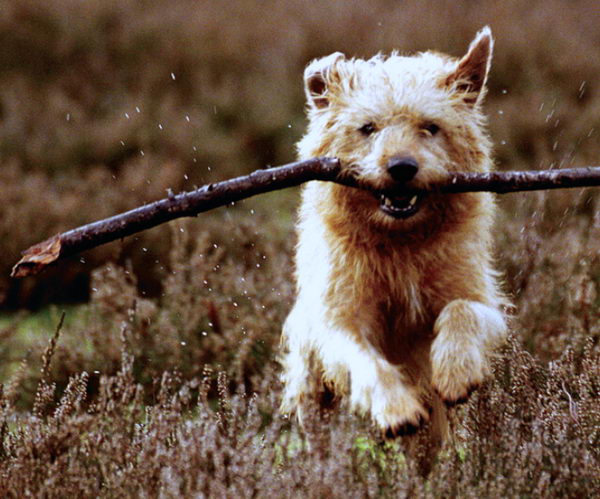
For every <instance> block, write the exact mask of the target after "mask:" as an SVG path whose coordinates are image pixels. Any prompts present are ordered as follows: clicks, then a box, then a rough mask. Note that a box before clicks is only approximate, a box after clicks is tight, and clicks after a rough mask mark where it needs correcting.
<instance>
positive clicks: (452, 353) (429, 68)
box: [282, 27, 507, 441]
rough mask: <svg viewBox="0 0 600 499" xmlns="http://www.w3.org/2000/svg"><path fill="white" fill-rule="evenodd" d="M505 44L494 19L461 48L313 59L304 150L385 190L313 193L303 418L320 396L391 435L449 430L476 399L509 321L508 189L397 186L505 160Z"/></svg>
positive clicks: (305, 280)
mask: <svg viewBox="0 0 600 499" xmlns="http://www.w3.org/2000/svg"><path fill="white" fill-rule="evenodd" d="M492 45H493V39H492V36H491V32H490V30H489V28H487V27H486V28H484V29H483V30H482V31H481V32H480V33H478V35H477V36H476V38H475V39H474V40H473V42H472V43H471V46H470V48H469V50H468V52H467V54H466V55H465V56H464V57H462V58H461V59H455V58H452V57H449V56H446V55H442V54H439V53H434V52H425V53H420V54H417V55H414V56H410V57H405V56H400V55H398V54H397V53H392V54H391V55H390V56H389V57H384V56H382V55H377V56H375V57H373V58H372V59H369V60H361V59H347V58H345V56H344V55H343V54H341V53H339V52H338V53H334V54H332V55H330V56H328V57H324V58H322V59H318V60H315V61H313V62H311V63H310V64H309V65H308V67H307V68H306V71H305V74H304V82H305V90H306V96H307V100H308V111H307V112H308V119H309V125H308V131H307V133H306V135H305V136H304V137H303V138H302V139H301V140H300V142H299V144H298V150H299V157H300V159H308V158H312V157H315V156H332V157H337V158H339V159H340V160H341V163H342V165H344V166H343V168H344V169H345V172H346V173H347V174H350V175H354V176H355V177H357V178H358V179H359V180H360V181H361V182H362V183H363V184H365V185H368V186H369V188H370V189H371V191H369V190H361V189H355V188H351V187H346V186H342V185H338V184H334V183H330V182H317V181H315V182H310V183H308V184H307V185H306V186H305V188H304V190H303V196H302V205H301V208H300V214H299V221H298V226H297V230H298V246H297V252H296V260H295V262H296V279H297V300H296V303H295V305H294V307H293V309H292V311H291V312H290V314H289V316H288V318H287V320H286V322H285V325H284V328H283V345H284V347H285V352H286V353H285V354H284V357H283V359H282V363H283V366H284V373H283V380H284V382H285V391H284V398H283V405H282V409H283V410H284V411H297V412H298V413H299V415H300V416H301V415H302V407H303V405H304V402H305V401H306V399H307V397H310V396H315V395H317V396H318V395H319V394H320V395H321V400H322V401H323V402H324V403H325V402H327V401H329V402H331V401H332V400H338V399H339V398H341V397H348V400H349V402H350V405H351V407H353V408H354V409H355V410H357V411H359V412H360V413H363V414H367V415H370V417H371V418H372V420H373V421H374V423H375V424H376V425H377V426H378V427H379V428H381V430H382V432H383V434H384V435H386V436H387V437H390V438H391V437H395V436H397V435H401V434H410V433H414V432H415V431H416V430H417V429H418V428H419V427H420V426H422V425H424V423H426V422H428V421H429V422H430V423H428V424H426V425H425V426H426V427H427V428H428V429H429V430H428V432H429V434H430V436H431V437H432V438H433V439H434V440H437V441H441V440H442V438H443V436H444V434H445V432H446V407H445V405H444V403H445V404H446V405H452V404H455V403H457V402H462V401H464V400H466V398H467V397H468V395H469V393H470V392H471V390H473V389H474V388H475V387H477V385H479V384H480V383H481V382H482V381H483V380H484V378H485V376H486V374H488V373H489V357H490V354H491V353H492V351H493V349H494V347H495V346H497V345H498V343H499V342H500V341H501V340H502V339H503V337H504V336H505V335H506V331H507V327H506V323H505V318H504V315H503V312H502V309H503V306H504V304H505V303H506V299H505V297H504V296H503V295H502V293H501V292H500V290H499V286H498V278H497V275H496V272H495V271H494V270H493V267H492V255H491V249H492V234H491V228H492V219H493V215H494V210H495V207H494V200H493V198H492V196H491V195H490V194H488V193H465V194H452V195H438V194H433V193H432V194H427V195H419V196H401V195H395V194H394V188H397V187H398V186H409V187H415V188H422V189H427V187H428V185H429V184H430V183H431V182H433V181H435V180H436V179H438V178H440V177H443V176H444V175H445V174H446V173H447V172H451V171H468V172H486V171H488V170H489V169H490V168H491V167H492V160H491V157H490V148H491V147H490V141H489V139H488V137H487V135H486V131H485V126H484V125H485V119H484V116H483V114H482V111H481V103H482V100H483V96H484V94H485V82H486V79H487V75H488V71H489V68H490V61H491V52H492ZM374 193H375V194H374ZM311 379H312V380H314V379H316V380H317V383H314V382H313V381H311ZM315 386H316V387H317V388H316V389H315ZM315 392H316V393H315Z"/></svg>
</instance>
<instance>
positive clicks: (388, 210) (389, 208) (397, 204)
mask: <svg viewBox="0 0 600 499" xmlns="http://www.w3.org/2000/svg"><path fill="white" fill-rule="evenodd" d="M377 199H378V200H379V209H380V210H381V211H382V212H383V213H385V214H386V215H388V216H390V217H393V218H400V219H403V218H409V217H412V216H413V215H415V214H416V213H417V212H418V211H419V205H420V203H421V199H422V196H421V195H419V194H409V195H407V196H392V195H386V194H383V193H380V194H378V195H377Z"/></svg>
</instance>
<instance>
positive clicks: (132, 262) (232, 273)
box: [0, 0, 600, 369]
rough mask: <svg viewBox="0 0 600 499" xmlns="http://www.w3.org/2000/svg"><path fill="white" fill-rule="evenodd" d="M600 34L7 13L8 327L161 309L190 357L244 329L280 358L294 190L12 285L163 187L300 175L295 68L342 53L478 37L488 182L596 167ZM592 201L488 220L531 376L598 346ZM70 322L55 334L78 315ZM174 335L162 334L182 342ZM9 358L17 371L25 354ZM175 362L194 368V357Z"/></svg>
mask: <svg viewBox="0 0 600 499" xmlns="http://www.w3.org/2000/svg"><path fill="white" fill-rule="evenodd" d="M599 21H600V17H599V12H598V7H597V4H596V2H594V1H592V0H580V1H566V0H565V1H563V0H543V1H538V0H530V1H527V2H524V1H516V0H506V1H503V2H497V1H492V0H483V1H478V2H471V1H461V2H457V1H453V0H452V1H451V0H448V1H444V0H440V1H436V2H430V1H392V0H376V1H372V2H368V5H366V4H365V2H362V1H361V2H359V1H354V0H349V1H348V0H345V1H330V2H319V3H316V2H309V1H305V0H288V1H285V2H284V1H275V0H265V1H261V2H260V3H257V2H250V1H243V0H236V1H228V2H223V1H210V2H209V1H203V2H193V1H188V0H153V1H141V0H118V1H117V0H88V1H81V0H54V1H52V2H39V1H37V0H19V1H9V2H5V3H4V4H3V7H2V8H1V9H0V197H1V198H2V207H1V209H0V250H1V252H2V254H3V256H4V257H3V259H2V263H0V309H1V311H2V316H1V317H2V322H1V324H8V325H10V324H13V323H14V321H15V320H18V321H20V322H19V323H20V324H21V323H22V321H23V320H25V322H27V320H30V321H31V320H33V319H32V318H37V319H39V320H42V319H43V318H45V317H50V316H52V313H53V312H51V311H52V310H53V308H52V306H51V305H53V304H54V305H58V306H60V307H63V308H64V307H65V306H67V305H68V304H78V303H79V304H80V303H86V302H88V301H90V300H91V302H92V304H98V303H100V304H101V305H102V307H104V309H103V310H105V312H106V315H107V316H108V317H111V318H114V314H115V313H116V312H115V310H120V311H121V312H122V313H126V311H127V310H130V311H131V310H132V308H131V307H132V304H135V307H137V309H136V310H137V312H136V313H137V314H138V315H140V317H142V318H145V319H144V320H146V322H147V324H151V325H153V326H148V327H156V324H158V323H160V321H158V320H157V319H156V317H157V316H158V315H160V313H162V312H163V311H164V310H166V309H168V314H170V315H169V317H171V318H172V317H175V316H176V317H178V318H177V319H173V320H174V321H175V323H176V324H183V325H184V326H182V327H185V328H187V329H189V331H191V332H190V334H196V335H197V336H199V338H198V342H201V341H208V340H205V339H204V338H203V336H202V333H204V334H205V335H208V332H210V331H212V330H214V329H215V328H217V329H219V328H220V329H222V330H225V329H228V328H229V329H233V330H235V331H236V333H235V334H236V335H241V334H242V333H243V334H246V332H247V331H248V329H249V328H250V329H251V326H252V327H253V328H254V329H255V335H256V337H255V338H254V340H253V341H252V342H251V345H252V348H253V349H258V350H260V349H261V348H267V347H264V345H265V344H266V345H267V346H269V345H270V346H273V345H275V344H276V341H277V334H278V330H279V327H280V324H281V322H282V320H283V318H284V317H285V313H286V311H287V310H288V309H289V307H290V304H291V301H292V299H293V285H292V283H291V250H292V247H293V244H294V235H293V221H294V210H295V206H296V203H297V199H298V189H292V190H287V191H280V192H276V193H273V194H269V195H264V196H262V197H260V198H256V199H252V200H248V201H245V202H243V203H239V204H238V205H237V206H235V207H229V208H222V209H219V210H215V211H212V212H210V213H206V214H203V215H201V216H199V217H198V218H197V219H194V220H188V221H178V222H173V223H171V224H169V225H165V226H162V227H158V228H155V229H153V230H150V231H147V232H145V233H142V234H139V235H138V236H135V237H130V238H127V239H126V240H124V241H120V242H116V243H112V244H110V245H106V246H104V247H101V248H98V249H96V250H94V251H91V252H87V253H85V254H83V255H80V256H78V257H76V258H73V259H71V260H69V261H65V262H62V263H60V264H59V265H56V266H54V267H52V268H50V269H49V270H47V271H46V272H44V273H42V274H41V275H39V276H36V277H30V278H27V279H24V280H11V279H10V278H9V277H8V274H9V272H10V268H11V266H12V265H13V264H14V263H15V262H16V261H17V260H18V258H19V252H20V251H21V250H23V249H25V248H27V247H29V246H30V245H32V244H34V243H36V242H39V241H41V240H43V239H45V238H47V237H49V236H51V235H53V234H55V233H58V232H60V231H64V230H67V229H69V228H73V227H76V226H78V225H81V224H84V223H87V222H91V221H94V220H97V219H100V218H104V217H106V216H109V215H112V214H115V213H118V212H121V211H124V210H126V209H130V208H133V207H136V206H138V205H141V204H142V203H145V202H149V201H153V200H156V199H158V198H161V197H164V196H165V195H166V192H167V189H169V188H170V189H172V190H173V191H175V192H177V191H179V190H183V189H187V190H189V189H192V188H193V187H194V186H196V185H201V184H203V183H206V182H209V181H214V180H221V179H226V178H228V177H231V176H235V175H240V174H244V173H247V172H250V171H252V170H254V169H257V168H262V167H266V166H269V165H278V164H283V163H286V162H289V161H291V160H293V159H294V154H295V153H294V143H295V142H296V141H297V140H298V138H299V137H300V136H301V134H302V132H303V129H304V126H305V119H304V116H303V106H304V98H303V89H302V71H303V68H304V66H305V65H306V64H307V62H308V61H310V60H311V59H312V58H315V57H318V56H322V55H325V54H329V53H331V52H333V51H337V50H340V51H343V52H344V53H346V54H347V55H349V56H360V57H368V56H371V55H373V54H374V53H376V52H378V51H383V52H387V51H390V50H392V49H398V50H399V51H401V52H412V51H419V50H426V49H435V50H439V51H443V52H447V53H450V54H453V55H455V56H460V55H462V54H463V53H464V52H465V51H466V48H467V46H468V44H469V42H470V40H471V39H472V38H473V36H474V35H475V33H476V32H477V31H478V30H479V29H480V28H481V27H482V26H484V25H486V24H489V25H490V26H491V28H492V31H493V34H494V36H495V40H496V45H495V54H494V61H493V68H492V73H491V77H490V80H489V85H490V90H489V94H488V98H487V102H486V110H487V113H488V115H489V127H490V131H491V135H492V137H493V140H494V143H495V144H496V159H497V167H498V168H499V169H546V168H562V167H571V166H583V165H594V164H600V143H599V139H600V79H599V77H600V30H598V26H599V25H600V24H599ZM599 199H600V198H599V196H598V191H594V190H592V189H587V190H586V189H579V190H573V191H562V192H553V193H544V192H542V193H528V194H512V195H508V196H506V197H505V198H503V199H501V201H500V203H501V207H502V211H501V215H500V217H499V220H498V224H497V229H496V237H497V243H498V249H497V256H498V267H499V270H500V271H501V272H503V274H504V275H505V277H506V279H505V283H506V289H507V291H508V292H509V293H510V294H511V296H512V297H513V299H514V301H515V304H516V305H517V308H516V319H515V320H516V322H515V324H516V329H517V330H518V331H519V334H520V337H521V338H522V339H523V343H524V344H525V345H526V346H527V348H529V349H530V350H532V351H535V352H536V353H537V354H538V355H540V356H542V357H543V358H552V357H553V356H554V355H556V353H557V352H560V351H562V349H563V348H564V338H565V337H569V335H571V332H570V331H571V330H572V328H573V327H579V324H580V322H581V321H582V320H584V318H585V317H587V319H585V320H588V322H589V324H588V326H587V330H586V333H585V335H586V336H589V335H590V334H591V335H596V336H595V337H596V338H597V335H598V331H597V326H596V323H597V321H595V320H593V319H594V318H597V314H598V310H599V300H600V298H599V286H600V264H599V257H598V248H599V247H600V235H599V234H600V232H599V231H600V228H599V223H600V222H599V215H598V208H599V207H598V203H599ZM209 261H210V263H207V262H209ZM107 262H109V263H110V264H109V265H108V266H107ZM224 262H225V263H224ZM194 266H195V267H194ZM225 268H226V269H228V270H224V269H225ZM178 269H179V270H178ZM111 279H112V280H111ZM177 279H179V280H180V281H178V283H177V284H174V281H176V280H177ZM169 286H170V287H169ZM178 293H183V294H185V297H184V298H182V296H180V295H179V294H178ZM126 295H127V296H128V297H127V298H126ZM236 296H237V297H241V298H243V299H245V302H244V303H245V305H244V306H245V307H246V308H245V309H244V310H243V311H242V308H243V307H242V305H241V303H242V301H243V300H242V301H240V300H238V301H236ZM249 297H250V298H249ZM111 300H112V301H111ZM169 300H171V301H169ZM178 300H179V301H178ZM177 301H178V303H179V305H177V307H179V308H177V307H176V306H175V305H173V303H174V302H177ZM238 302H239V303H238ZM234 303H235V304H236V305H235V306H234V305H233V304H234ZM102 307H101V308H102ZM111 307H112V308H111ZM135 307H134V308H135ZM144 307H145V308H144ZM169 307H171V308H169ZM578 307H579V308H578ZM191 309H193V312H192V311H191ZM73 310H75V311H74V312H73V313H71V314H69V315H68V317H67V320H69V317H70V316H74V317H79V316H80V315H81V314H83V312H81V310H88V309H85V308H84V309H82V308H81V307H79V308H78V307H76V308H75V309H73ZM265 310H266V311H265ZM121 312H120V313H121ZM94 313H95V315H94V314H92V316H93V317H94V319H93V320H91V319H90V321H91V322H94V321H96V322H97V321H98V317H99V316H100V315H99V312H97V313H96V312H94ZM165 313H166V312H165ZM144 314H145V315H144ZM157 314H158V315H157ZM190 314H191V315H194V318H193V319H192V318H191V317H189V316H190ZM218 315H221V316H222V318H220V319H219V317H217V316H218ZM24 317H26V318H28V319H23V318H24ZM52 317H53V319H52V320H54V322H56V313H54V316H52ZM40 318H42V319H40ZM37 319H36V320H37ZM140 320H141V319H140ZM219 321H220V322H219ZM227 321H229V322H230V323H227ZM142 322H143V321H142ZM241 322H247V323H249V324H250V325H251V326H250V325H245V326H244V325H243V324H242V325H240V324H241ZM34 324H37V322H34ZM208 324H212V325H213V326H211V327H212V329H211V327H209V326H208ZM215 324H218V325H217V326H215ZM590 324H591V325H590ZM234 326H235V327H234ZM86 327H87V326H86ZM161 327H162V328H163V329H161V333H160V334H161V335H165V337H166V336H168V335H166V333H165V332H164V325H163V326H161ZM178 327H179V326H176V325H174V326H173V328H174V329H173V331H174V332H173V334H174V335H175V336H176V337H177V338H179V336H185V334H187V333H183V332H181V330H180V329H178ZM594 327H595V328H596V329H593V330H590V328H594ZM11 331H12V329H11ZM590 331H591V332H590ZM192 332H193V333H192ZM6 334H7V335H9V333H6ZM232 334H233V333H232ZM10 335H12V333H10ZM22 337H23V335H22V334H21V335H20V336H19V335H16V336H15V335H13V336H11V338H13V340H14V341H17V340H15V338H21V339H22ZM238 340H239V338H238V336H235V340H232V341H234V343H235V342H237V341H238ZM182 341H183V340H182ZM569 341H571V340H569ZM5 344H9V343H7V342H5ZM199 344H200V343H199ZM202 345H203V346H202V351H203V352H205V351H206V350H207V348H206V345H204V344H202ZM261 345H263V346H261ZM11 348H12V349H11V352H12V354H11V356H10V359H12V360H13V362H14V361H16V360H17V359H18V358H19V356H18V355H17V354H15V352H20V351H25V350H26V348H25V347H18V348H17V347H16V346H14V345H13V346H12V347H11ZM269 348H270V347H269ZM267 350H269V349H268V348H267ZM188 351H190V352H191V353H190V361H192V360H193V359H194V355H200V354H198V352H194V351H193V349H191V350H190V349H188ZM269 351H270V350H269ZM71 354H72V351H71V353H70V354H69V355H71ZM81 355H82V356H83V357H85V358H87V359H88V360H89V359H90V358H92V359H93V358H94V356H97V352H96V353H90V352H88V353H86V354H84V353H82V354H81ZM115 355H116V360H115V362H118V361H119V356H118V352H115ZM165 355H167V354H165ZM202 355H204V354H202ZM202 355H200V357H202ZM108 357H109V358H110V355H109V356H108ZM209 357H210V355H209ZM210 358H212V357H210ZM86 362H87V361H86ZM90 362H91V361H90ZM92 363H93V362H92ZM79 364H81V365H79ZM79 364H77V365H78V366H79V367H82V366H84V365H86V364H85V362H84V361H83V360H81V359H80V362H79ZM7 365H8V364H7ZM73 369H75V367H74V368H73Z"/></svg>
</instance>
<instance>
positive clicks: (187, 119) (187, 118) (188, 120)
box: [185, 114, 190, 123]
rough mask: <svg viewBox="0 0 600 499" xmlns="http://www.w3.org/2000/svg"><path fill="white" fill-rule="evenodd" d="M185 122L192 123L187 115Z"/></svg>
mask: <svg viewBox="0 0 600 499" xmlns="http://www.w3.org/2000/svg"><path fill="white" fill-rule="evenodd" d="M185 121H187V122H188V123H189V122H190V117H189V116H188V115H187V114H186V115H185Z"/></svg>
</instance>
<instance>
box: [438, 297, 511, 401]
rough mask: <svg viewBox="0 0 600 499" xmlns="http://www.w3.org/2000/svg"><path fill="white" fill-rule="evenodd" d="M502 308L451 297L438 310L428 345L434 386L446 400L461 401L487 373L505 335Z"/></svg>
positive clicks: (505, 328)
mask: <svg viewBox="0 0 600 499" xmlns="http://www.w3.org/2000/svg"><path fill="white" fill-rule="evenodd" d="M506 331H507V327H506V322H505V320H504V316H503V314H502V312H501V311H500V310H498V309H496V308H493V307H490V306H487V305H484V304H483V303H479V302H475V301H468V300H454V301H451V302H450V303H448V304H447V305H446V306H445V307H444V308H443V309H442V312H441V313H440V315H439V317H438V318H437V320H436V322H435V325H434V333H435V339H434V341H433V343H432V345H431V365H432V384H433V388H434V389H435V390H436V391H437V392H438V393H439V394H440V396H441V397H442V399H443V400H444V402H446V404H449V405H452V404H456V403H459V402H464V401H465V400H466V399H467V397H468V396H469V394H470V392H471V391H472V390H473V389H474V388H476V387H477V386H478V385H479V384H481V382H482V381H483V379H484V378H485V376H486V375H487V374H488V373H489V355H490V353H491V351H492V350H493V348H494V347H495V346H496V345H497V344H498V343H499V342H500V340H501V339H502V338H503V337H504V336H505V334H506Z"/></svg>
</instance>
